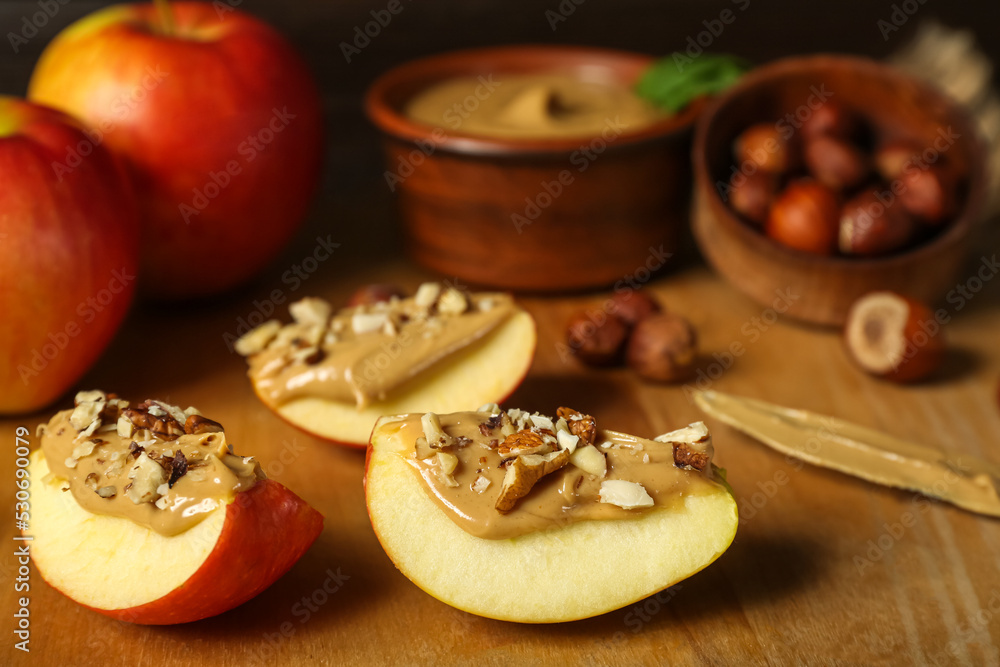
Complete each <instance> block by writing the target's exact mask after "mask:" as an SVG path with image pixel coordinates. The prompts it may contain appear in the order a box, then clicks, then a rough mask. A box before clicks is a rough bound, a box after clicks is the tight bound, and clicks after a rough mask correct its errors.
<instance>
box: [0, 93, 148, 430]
mask: <svg viewBox="0 0 1000 667" xmlns="http://www.w3.org/2000/svg"><path fill="white" fill-rule="evenodd" d="M86 142H87V137H86V135H85V134H84V131H83V129H82V128H81V127H80V125H79V124H78V123H77V121H74V120H73V119H71V118H69V117H68V116H66V115H64V114H62V113H59V112H57V111H54V110H52V109H47V108H44V107H39V106H36V105H33V104H29V103H27V102H24V101H23V100H17V99H14V98H9V97H0V183H2V186H0V312H2V313H3V315H2V317H3V326H0V352H2V353H3V355H4V363H3V364H0V413H19V412H30V411H33V410H37V409H39V408H41V407H44V406H45V405H48V404H49V403H51V402H52V401H54V400H55V399H56V398H58V397H59V396H60V395H61V394H62V393H63V392H65V391H66V390H67V389H69V388H70V386H72V385H73V383H75V382H76V381H77V380H78V379H80V377H81V376H82V375H83V374H84V373H85V372H86V371H87V369H88V368H90V366H91V365H93V363H94V361H95V360H96V359H97V358H98V357H99V356H100V354H101V352H103V351H104V348H105V347H107V345H108V343H109V342H110V341H111V337H112V336H113V335H114V333H115V331H117V329H118V326H119V325H120V324H121V322H122V319H123V318H124V317H125V312H126V311H127V310H128V307H129V304H130V303H131V301H132V296H133V293H134V291H135V277H136V274H137V273H138V260H137V258H138V236H139V235H138V216H137V212H136V207H135V202H134V198H133V195H132V191H131V188H130V187H129V184H128V179H127V176H126V174H125V171H124V169H122V167H121V165H120V163H119V162H118V161H117V160H116V159H115V158H114V157H113V156H112V155H111V154H110V153H109V152H108V151H107V150H106V149H104V148H102V147H101V146H92V147H91V148H92V151H91V152H90V154H89V155H88V156H87V157H86V159H84V160H82V161H81V162H80V163H79V165H77V166H76V167H75V168H72V169H67V170H65V171H61V172H57V171H56V170H55V169H53V166H52V165H53V163H54V162H55V161H57V160H59V159H60V158H61V156H62V155H64V154H65V153H66V151H67V150H71V149H72V148H73V147H75V146H78V145H80V144H85V143H86Z"/></svg>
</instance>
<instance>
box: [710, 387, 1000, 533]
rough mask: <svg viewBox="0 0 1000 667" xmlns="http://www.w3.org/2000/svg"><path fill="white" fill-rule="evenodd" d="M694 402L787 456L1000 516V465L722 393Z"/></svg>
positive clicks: (806, 413) (850, 424)
mask: <svg viewBox="0 0 1000 667" xmlns="http://www.w3.org/2000/svg"><path fill="white" fill-rule="evenodd" d="M694 398H695V402H696V403H697V404H698V407H700V408H701V409H702V410H703V411H704V412H705V413H707V414H708V415H710V416H712V417H714V418H716V419H718V420H719V421H722V422H723V423H725V424H728V425H729V426H732V427H733V428H735V429H737V430H740V431H743V432H744V433H746V434H747V435H749V436H751V437H753V438H756V439H757V440H760V441H761V442H763V443H764V444H766V445H768V446H769V447H772V448H774V449H776V450H778V451H779V452H782V453H784V454H788V455H789V456H794V457H796V458H799V459H802V460H803V461H806V462H808V463H812V464H813V465H818V466H822V467H824V468H832V469H833V470H838V471H840V472H844V473H847V474H849V475H854V476H855V477H860V478H861V479H866V480H868V481H870V482H875V483H876V484H883V485H885V486H893V487H897V488H900V489H908V490H911V491H917V492H919V493H921V494H923V495H926V496H929V497H932V498H938V499H940V500H944V501H947V502H949V503H952V504H954V505H957V506H959V507H961V508H963V509H966V510H969V511H972V512H978V513H980V514H987V515H990V516H995V517H1000V496H998V486H1000V465H997V464H994V463H990V462H989V461H985V460H983V459H980V458H977V457H975V456H972V455H969V454H948V453H945V452H943V451H940V450H938V449H934V448H933V447H928V446H926V445H919V444H916V443H912V442H907V441H906V440H901V439H899V438H895V437H893V436H891V435H888V434H886V433H881V432H879V431H876V430H873V429H869V428H865V427H863V426H859V425H857V424H852V423H850V422H846V421H843V420H841V419H836V418H834V417H828V416H826V415H820V414H816V413H813V412H807V411H805V410H793V409H791V408H784V407H781V406H780V405H774V404H772V403H765V402H764V401H757V400H753V399H749V398H743V397H740V396H732V395H729V394H723V393H720V392H717V391H699V392H696V393H695V395H694Z"/></svg>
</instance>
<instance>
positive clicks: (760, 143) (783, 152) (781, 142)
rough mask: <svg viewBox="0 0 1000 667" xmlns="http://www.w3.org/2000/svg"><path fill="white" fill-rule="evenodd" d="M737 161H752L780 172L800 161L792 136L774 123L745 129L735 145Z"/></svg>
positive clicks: (771, 170)
mask: <svg viewBox="0 0 1000 667" xmlns="http://www.w3.org/2000/svg"><path fill="white" fill-rule="evenodd" d="M733 154H734V156H735V157H736V162H737V163H739V164H743V163H746V162H751V163H753V164H755V165H757V166H758V167H759V168H760V169H761V170H763V171H767V172H770V173H772V174H780V173H783V172H786V171H788V170H790V169H792V168H793V167H794V166H796V164H797V163H798V160H797V159H796V158H797V155H796V151H795V146H794V145H793V142H792V137H791V136H788V137H786V136H784V134H783V133H782V132H781V130H779V129H778V128H777V127H776V126H775V124H774V123H758V124H757V125H751V126H750V127H748V128H747V129H745V130H743V133H742V134H740V136H738V137H736V141H735V143H734V145H733Z"/></svg>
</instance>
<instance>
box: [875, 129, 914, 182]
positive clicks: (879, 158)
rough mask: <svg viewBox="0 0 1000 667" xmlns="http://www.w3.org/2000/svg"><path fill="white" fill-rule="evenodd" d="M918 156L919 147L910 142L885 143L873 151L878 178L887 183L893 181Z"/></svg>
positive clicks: (897, 140)
mask: <svg viewBox="0 0 1000 667" xmlns="http://www.w3.org/2000/svg"><path fill="white" fill-rule="evenodd" d="M919 155H920V146H918V145H917V144H915V143H913V142H912V141H905V140H901V139H895V140H893V141H886V142H885V143H883V144H882V145H881V146H879V148H878V150H877V151H875V168H876V169H877V170H878V173H879V176H881V177H882V178H884V179H885V180H887V181H894V180H896V179H897V178H899V177H900V176H901V175H902V174H903V171H904V170H905V169H906V167H907V165H908V164H910V163H911V162H913V161H914V160H915V159H916V158H917V156H919Z"/></svg>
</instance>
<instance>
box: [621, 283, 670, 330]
mask: <svg viewBox="0 0 1000 667" xmlns="http://www.w3.org/2000/svg"><path fill="white" fill-rule="evenodd" d="M611 302H612V304H614V310H613V311H612V312H614V314H615V315H616V316H617V317H618V318H619V319H621V320H622V321H623V322H624V323H625V324H626V325H627V326H629V327H634V326H635V325H636V324H637V323H638V322H639V320H643V319H645V318H647V317H649V316H650V315H655V314H656V313H659V312H661V311H662V310H663V308H662V307H661V306H660V304H659V302H658V301H657V300H656V299H654V298H653V297H651V296H649V294H647V293H646V292H640V291H639V290H637V289H626V290H621V291H620V292H615V295H614V296H613V297H611Z"/></svg>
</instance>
